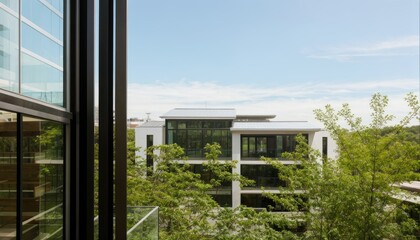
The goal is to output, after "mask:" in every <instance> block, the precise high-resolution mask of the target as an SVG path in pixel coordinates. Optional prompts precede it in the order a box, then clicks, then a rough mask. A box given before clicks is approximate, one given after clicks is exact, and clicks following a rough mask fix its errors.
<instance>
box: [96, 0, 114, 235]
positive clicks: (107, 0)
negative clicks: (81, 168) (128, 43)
mask: <svg viewBox="0 0 420 240" xmlns="http://www.w3.org/2000/svg"><path fill="white" fill-rule="evenodd" d="M113 6H114V5H113V0H102V1H100V2H99V39H100V41H99V202H98V205H99V239H101V240H102V239H103V240H108V239H113V233H114V231H113V172H114V171H113V155H114V154H113V153H114V151H113V76H114V74H113V73H114V66H113V52H114V51H113V31H114V28H113V25H114V24H113V20H114V19H113V15H114V8H113Z"/></svg>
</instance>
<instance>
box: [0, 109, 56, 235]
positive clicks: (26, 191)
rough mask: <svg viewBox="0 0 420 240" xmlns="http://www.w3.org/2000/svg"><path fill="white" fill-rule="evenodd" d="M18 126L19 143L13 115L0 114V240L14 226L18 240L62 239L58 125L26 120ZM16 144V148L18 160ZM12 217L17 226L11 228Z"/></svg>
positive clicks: (27, 118) (11, 232) (13, 232)
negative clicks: (19, 150) (19, 229)
mask: <svg viewBox="0 0 420 240" xmlns="http://www.w3.org/2000/svg"><path fill="white" fill-rule="evenodd" d="M21 124H22V139H19V137H18V136H19V134H18V132H17V114H16V113H10V112H5V111H0V151H1V152H0V239H14V238H15V237H16V236H17V233H16V232H17V224H22V239H38V238H39V239H47V238H48V239H59V238H61V237H62V233H63V232H62V231H63V193H64V187H63V184H64V165H63V163H64V154H63V149H64V138H63V131H64V128H63V126H64V125H63V124H60V123H56V122H52V121H46V120H41V119H37V118H32V117H27V116H24V117H23V120H22V122H21ZM18 141H21V143H22V145H21V146H22V158H21V159H20V160H18V158H17V144H18ZM19 161H20V164H21V166H22V168H21V171H22V177H21V180H19V178H18V174H17V171H18V168H17V164H18V163H19ZM18 184H20V185H21V192H18V189H19V188H18ZM19 195H20V196H21V202H22V210H21V212H19V211H18V209H17V202H18V200H19V199H18V196H19ZM18 215H20V216H21V219H22V222H21V223H17V219H18V218H17V216H18Z"/></svg>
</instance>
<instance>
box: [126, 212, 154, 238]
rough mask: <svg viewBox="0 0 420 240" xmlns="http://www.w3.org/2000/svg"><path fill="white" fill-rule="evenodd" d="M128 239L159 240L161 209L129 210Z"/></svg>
mask: <svg viewBox="0 0 420 240" xmlns="http://www.w3.org/2000/svg"><path fill="white" fill-rule="evenodd" d="M127 226H128V228H129V230H128V231H127V239H128V240H130V239H148V240H149V239H150V240H154V239H159V207H128V208H127Z"/></svg>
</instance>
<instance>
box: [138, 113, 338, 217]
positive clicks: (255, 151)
mask: <svg viewBox="0 0 420 240" xmlns="http://www.w3.org/2000/svg"><path fill="white" fill-rule="evenodd" d="M161 118H162V119H164V121H149V122H145V123H144V124H142V125H140V126H138V127H137V128H136V146H138V147H141V149H142V151H140V152H137V155H138V156H141V157H143V158H146V155H145V153H144V149H146V148H147V147H149V146H152V145H159V144H171V143H177V144H178V145H180V146H181V147H182V148H184V150H185V154H186V155H187V156H188V159H189V160H188V163H189V164H190V165H191V166H192V170H193V171H194V172H196V173H202V171H203V168H202V163H203V162H205V161H206V159H205V157H204V149H203V148H204V146H205V145H206V144H207V143H213V142H217V143H219V144H220V146H221V151H222V154H221V156H220V160H226V161H228V160H238V163H237V166H236V168H235V169H233V171H234V172H236V173H239V174H241V175H243V176H245V177H247V178H248V179H252V180H254V181H255V184H254V185H253V186H247V187H244V188H241V187H240V184H239V182H232V183H227V184H225V185H224V186H223V191H218V192H217V194H215V193H211V195H212V196H213V197H214V199H215V200H216V201H217V202H219V204H220V205H221V206H227V207H230V206H231V207H237V206H239V205H241V204H242V205H246V206H249V207H253V208H257V209H258V208H267V207H268V205H272V206H273V205H274V203H273V202H272V201H271V200H270V199H267V198H265V197H263V196H262V192H263V191H262V190H261V187H264V188H265V189H266V191H271V192H274V193H275V192H277V191H278V190H277V187H278V186H280V185H281V184H282V182H280V180H279V179H278V173H277V171H276V169H274V168H272V167H271V166H269V165H267V164H266V163H265V162H264V161H261V160H260V157H261V156H265V157H271V158H279V159H280V160H281V161H282V162H283V163H284V164H294V161H290V160H287V159H281V154H282V153H283V152H286V151H287V152H291V151H294V150H295V146H296V142H295V136H296V135H297V134H302V135H303V136H305V137H306V138H307V139H308V143H309V145H310V146H311V147H312V148H314V149H316V150H319V151H320V152H321V153H322V154H323V155H324V156H328V157H330V158H336V157H337V156H336V148H337V146H336V144H335V142H334V141H333V139H332V138H331V137H330V136H329V134H328V133H327V132H325V131H322V130H321V128H320V127H318V126H316V125H314V124H311V123H309V122H306V121H272V119H273V118H275V115H238V114H236V111H235V109H232V108H176V109H173V110H170V111H169V112H167V113H165V114H164V115H163V116H161ZM147 164H148V165H149V166H152V165H153V162H152V160H151V159H147ZM274 211H282V209H274Z"/></svg>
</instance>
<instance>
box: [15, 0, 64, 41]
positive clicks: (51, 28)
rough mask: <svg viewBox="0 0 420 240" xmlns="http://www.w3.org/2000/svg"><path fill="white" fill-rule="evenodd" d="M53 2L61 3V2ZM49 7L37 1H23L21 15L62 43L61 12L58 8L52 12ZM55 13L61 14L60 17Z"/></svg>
mask: <svg viewBox="0 0 420 240" xmlns="http://www.w3.org/2000/svg"><path fill="white" fill-rule="evenodd" d="M55 2H63V0H59V1H55ZM58 4H59V3H58ZM61 5H62V4H61ZM50 7H51V5H50V6H47V5H46V4H44V2H41V1H39V0H25V1H22V15H23V16H24V17H25V18H26V19H28V20H29V21H31V22H32V23H34V24H36V25H37V26H39V27H41V28H42V29H43V30H45V31H46V32H48V33H49V34H51V35H52V36H54V37H55V38H57V39H58V40H60V41H63V26H64V25H63V18H62V14H63V11H60V10H59V8H55V9H54V10H55V11H52V10H51V9H50ZM57 11H58V13H61V16H59V15H58V13H57Z"/></svg>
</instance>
